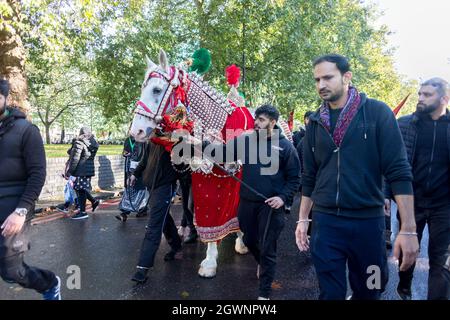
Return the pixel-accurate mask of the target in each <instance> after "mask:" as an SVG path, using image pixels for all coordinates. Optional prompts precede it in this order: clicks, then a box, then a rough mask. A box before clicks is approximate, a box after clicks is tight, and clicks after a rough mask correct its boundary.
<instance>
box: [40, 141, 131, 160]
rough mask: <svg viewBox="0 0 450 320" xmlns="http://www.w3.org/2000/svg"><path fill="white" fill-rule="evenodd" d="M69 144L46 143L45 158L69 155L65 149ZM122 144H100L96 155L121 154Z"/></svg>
mask: <svg viewBox="0 0 450 320" xmlns="http://www.w3.org/2000/svg"><path fill="white" fill-rule="evenodd" d="M69 148H70V145H69V144H46V145H45V154H46V156H47V158H65V157H69V156H68V154H67V150H68V149H69ZM122 150H123V145H100V147H99V148H98V151H97V155H98V156H115V155H120V154H122Z"/></svg>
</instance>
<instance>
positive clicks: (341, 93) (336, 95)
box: [324, 89, 344, 102]
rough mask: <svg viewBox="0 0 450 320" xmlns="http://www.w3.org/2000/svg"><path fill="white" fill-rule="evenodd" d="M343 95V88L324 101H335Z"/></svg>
mask: <svg viewBox="0 0 450 320" xmlns="http://www.w3.org/2000/svg"><path fill="white" fill-rule="evenodd" d="M343 95H344V89H342V90H341V91H339V92H337V93H336V94H335V95H332V96H331V97H329V98H328V99H324V101H326V102H335V101H338V100H339V99H340V98H341V97H342V96H343Z"/></svg>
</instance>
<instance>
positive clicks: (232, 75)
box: [225, 64, 241, 87]
mask: <svg viewBox="0 0 450 320" xmlns="http://www.w3.org/2000/svg"><path fill="white" fill-rule="evenodd" d="M225 74H226V77H227V82H228V84H229V85H230V86H236V87H237V86H238V85H239V78H240V77H241V69H239V67H237V66H236V65H234V64H232V65H231V66H228V67H226V69H225Z"/></svg>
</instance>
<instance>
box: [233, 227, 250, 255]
mask: <svg viewBox="0 0 450 320" xmlns="http://www.w3.org/2000/svg"><path fill="white" fill-rule="evenodd" d="M236 233H237V238H236V243H235V245H234V250H235V251H236V252H237V253H239V254H247V253H248V248H247V247H246V246H245V244H244V240H242V237H243V236H244V234H243V233H242V231H238V232H236Z"/></svg>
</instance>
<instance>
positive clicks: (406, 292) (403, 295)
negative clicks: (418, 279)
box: [397, 284, 412, 300]
mask: <svg viewBox="0 0 450 320" xmlns="http://www.w3.org/2000/svg"><path fill="white" fill-rule="evenodd" d="M397 294H398V296H399V298H400V299H402V300H411V299H412V293H411V287H409V288H408V287H403V286H401V285H400V284H399V285H398V286H397Z"/></svg>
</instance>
